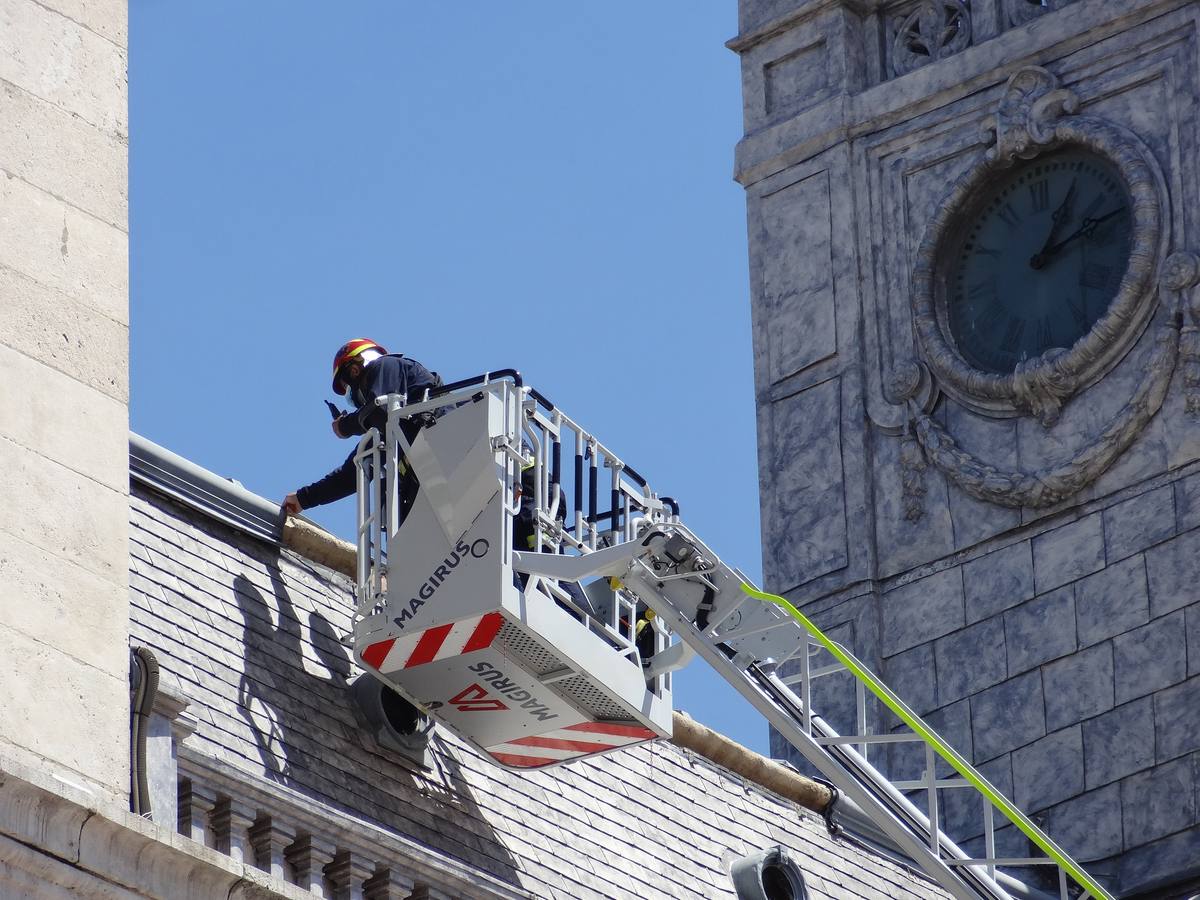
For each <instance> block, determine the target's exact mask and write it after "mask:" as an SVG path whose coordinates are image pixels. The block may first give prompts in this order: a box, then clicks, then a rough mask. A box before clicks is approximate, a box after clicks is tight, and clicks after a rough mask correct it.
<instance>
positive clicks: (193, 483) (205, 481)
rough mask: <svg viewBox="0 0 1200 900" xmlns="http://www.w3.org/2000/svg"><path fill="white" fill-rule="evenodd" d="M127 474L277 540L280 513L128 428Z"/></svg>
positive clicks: (260, 536)
mask: <svg viewBox="0 0 1200 900" xmlns="http://www.w3.org/2000/svg"><path fill="white" fill-rule="evenodd" d="M129 475H130V478H131V479H132V480H134V481H137V482H139V483H140V484H144V485H147V486H148V487H151V488H154V489H155V490H157V491H159V492H160V493H163V494H166V495H167V496H168V497H171V498H173V499H175V500H178V501H179V502H180V503H183V504H184V505H186V506H190V507H192V508H193V509H196V510H199V511H200V512H202V513H205V514H206V515H208V516H211V517H212V518H214V519H216V520H218V521H220V522H223V523H225V524H226V525H229V526H231V527H233V528H236V529H238V530H239V531H242V532H245V533H246V534H249V535H252V536H254V537H256V538H258V539H260V540H264V541H269V542H270V543H273V544H278V543H279V542H280V532H281V527H282V523H283V514H282V511H281V510H280V508H279V504H278V503H272V502H271V501H269V500H266V499H264V498H262V497H260V496H258V495H257V494H255V493H252V492H251V491H248V490H246V488H244V487H242V485H240V484H239V483H238V482H236V481H234V480H232V479H229V478H222V477H221V476H220V475H217V474H215V473H213V472H210V471H208V469H205V468H202V467H201V466H198V465H196V464H195V463H194V462H191V461H189V460H187V459H184V458H183V457H182V456H180V455H179V454H177V453H172V452H171V451H170V450H168V449H167V448H165V447H161V446H159V445H158V444H156V443H154V442H153V441H151V440H149V439H148V438H144V437H142V436H141V435H140V434H137V433H135V432H132V431H131V432H129Z"/></svg>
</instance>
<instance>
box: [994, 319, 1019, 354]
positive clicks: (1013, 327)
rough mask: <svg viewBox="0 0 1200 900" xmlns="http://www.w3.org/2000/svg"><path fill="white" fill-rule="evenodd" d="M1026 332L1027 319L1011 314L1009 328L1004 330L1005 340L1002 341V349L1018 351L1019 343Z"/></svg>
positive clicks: (1008, 351) (1010, 351)
mask: <svg viewBox="0 0 1200 900" xmlns="http://www.w3.org/2000/svg"><path fill="white" fill-rule="evenodd" d="M1024 333H1025V320H1024V319H1018V318H1016V317H1014V316H1009V317H1008V330H1007V331H1005V332H1004V340H1002V341H1001V342H1000V349H1002V350H1003V351H1004V352H1005V353H1016V352H1017V345H1018V344H1020V343H1021V336H1022V335H1023V334H1024Z"/></svg>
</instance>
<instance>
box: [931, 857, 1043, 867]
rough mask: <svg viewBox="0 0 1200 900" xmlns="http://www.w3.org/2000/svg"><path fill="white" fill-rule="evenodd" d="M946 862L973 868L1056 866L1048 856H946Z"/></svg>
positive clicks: (949, 864) (951, 864)
mask: <svg viewBox="0 0 1200 900" xmlns="http://www.w3.org/2000/svg"><path fill="white" fill-rule="evenodd" d="M944 862H945V863H946V865H948V866H957V867H958V868H962V869H973V868H975V867H976V866H1056V865H1058V863H1056V862H1055V861H1054V860H1052V859H1050V858H1049V857H1048V856H1038V857H1032V856H993V857H988V858H986V859H985V858H983V857H979V858H978V859H953V858H950V857H947V858H945V860H944Z"/></svg>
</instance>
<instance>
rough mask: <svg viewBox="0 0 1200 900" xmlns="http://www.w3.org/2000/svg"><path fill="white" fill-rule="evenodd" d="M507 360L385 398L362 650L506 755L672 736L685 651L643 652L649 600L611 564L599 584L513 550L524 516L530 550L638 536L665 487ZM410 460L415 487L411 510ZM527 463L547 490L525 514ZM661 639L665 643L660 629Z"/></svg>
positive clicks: (363, 521) (434, 708)
mask: <svg viewBox="0 0 1200 900" xmlns="http://www.w3.org/2000/svg"><path fill="white" fill-rule="evenodd" d="M501 374H502V375H504V376H506V377H499V378H497V377H495V376H494V375H489V376H482V377H481V378H480V379H473V380H471V381H469V382H465V383H463V384H461V385H449V386H448V387H447V388H446V389H443V391H442V392H441V393H440V394H439V396H438V397H437V398H435V399H433V400H426V401H422V402H416V403H413V402H411V400H412V399H413V398H409V401H410V402H408V403H407V404H406V403H405V402H404V398H401V397H396V396H393V397H388V398H381V399H382V403H381V405H385V404H386V405H387V408H388V425H387V435H386V436H387V440H380V436H379V435H378V434H377V433H376V432H371V433H369V434H368V435H366V436H365V437H364V438H363V440H362V442H361V443H360V445H359V451H358V471H359V491H358V498H359V534H358V545H359V546H358V550H359V553H358V568H359V572H358V575H359V578H358V614H357V615H356V617H355V629H354V643H355V655H356V657H357V659H358V660H359V661H360V662H361V663H362V665H363V666H364V667H365V668H367V669H368V670H369V671H372V672H373V673H375V674H376V675H377V676H378V677H380V678H381V679H383V681H384V682H386V683H387V684H388V685H390V686H391V687H392V688H394V689H395V690H396V691H398V692H399V693H400V694H401V695H402V696H404V697H406V698H407V699H409V700H410V701H411V702H413V703H415V704H417V705H418V706H420V707H421V708H423V709H425V710H426V711H428V712H429V713H430V715H432V716H433V717H434V718H435V719H436V720H437V721H438V722H440V723H441V724H443V725H446V726H448V727H449V728H451V729H452V730H454V731H455V732H457V733H458V734H459V735H460V736H462V737H463V738H464V739H466V740H467V741H469V742H470V743H471V744H473V745H475V746H476V747H477V748H478V749H480V750H481V751H483V752H484V753H486V754H488V755H489V756H490V757H491V758H492V759H494V760H495V761H496V762H497V763H499V764H501V765H504V766H508V767H512V768H532V767H542V766H548V765H554V764H557V763H561V762H565V761H567V760H571V759H577V758H579V757H582V756H588V755H591V754H594V753H605V752H609V751H612V750H615V749H618V748H620V747H622V746H626V745H630V744H635V743H638V742H641V741H646V740H653V739H656V738H661V737H669V736H670V734H671V715H672V703H671V688H670V669H671V668H672V666H670V665H669V664H668V658H670V657H672V654H667V655H666V657H664V659H663V660H660V661H659V663H658V665H657V667H655V668H650V667H649V660H643V659H642V658H641V655H640V653H639V650H638V645H639V641H638V640H637V634H636V632H635V629H636V628H637V622H636V620H637V613H638V609H637V608H636V604H635V603H634V602H632V601H631V600H630V599H623V598H622V597H621V595H620V594H619V593H614V592H612V591H611V590H606V589H605V587H606V585H605V584H604V583H603V582H600V583H598V584H597V585H594V586H592V587H591V589H590V593H591V595H592V596H591V597H589V596H588V595H586V594H584V593H583V592H582V591H581V590H578V589H574V590H572V589H571V585H569V584H567V583H565V582H563V581H561V580H554V579H550V578H547V577H544V576H542V575H537V574H525V575H524V576H523V577H522V575H521V574H520V573H515V572H514V567H513V562H514V554H513V535H514V533H517V534H519V535H520V536H521V537H523V538H524V540H523V543H524V544H525V547H524V549H525V550H527V551H528V550H529V549H531V548H533V547H534V546H537V547H540V548H541V549H542V550H546V551H549V552H551V553H562V554H575V555H579V554H586V553H589V552H591V551H593V550H595V549H598V548H600V547H602V546H603V545H605V544H606V543H611V542H612V541H613V540H614V539H617V538H620V539H628V538H631V537H633V536H635V533H636V528H637V525H638V523H639V522H640V521H642V520H651V519H657V518H662V517H663V516H665V515H666V511H665V507H664V504H663V503H662V502H661V501H660V500H658V499H657V498H655V497H654V496H653V494H651V493H650V492H649V491H648V490H647V489H646V487H645V484H644V482H642V480H641V479H640V478H638V477H637V476H636V473H634V474H633V477H632V478H631V477H630V475H629V470H628V469H627V467H625V466H624V465H623V464H621V463H620V461H619V460H617V459H616V458H615V457H613V456H612V455H611V454H609V453H608V452H607V451H606V450H605V449H604V448H603V447H602V446H601V445H599V444H598V443H597V442H596V441H595V440H594V439H593V438H592V437H591V436H590V435H588V434H586V433H585V432H583V431H582V429H580V428H579V427H578V426H576V425H575V424H574V423H572V422H571V421H570V420H569V419H566V418H565V417H564V416H563V415H562V414H561V413H560V412H558V411H557V410H554V409H553V407H552V405H550V404H549V403H548V402H546V401H545V400H544V398H540V395H537V394H536V392H533V391H531V390H530V389H527V388H524V387H523V386H522V385H521V383H520V378H519V376H517V375H516V373H501ZM434 411H437V412H438V413H440V415H438V416H437V418H433V417H432V416H431V415H429V414H431V413H433V412H434ZM422 415H425V416H426V417H427V418H426V421H427V422H430V424H428V425H426V427H424V428H422V429H421V430H420V431H419V432H417V433H416V435H415V438H414V439H413V440H412V442H411V443H410V442H409V441H408V440H407V438H406V437H405V435H404V431H403V430H402V428H401V425H402V424H403V423H405V422H406V421H408V420H411V419H413V418H415V417H417V416H422ZM410 433H411V431H410ZM564 443H565V444H566V446H567V448H568V453H571V454H573V455H574V456H575V458H576V476H577V484H576V485H575V490H574V492H573V493H574V495H575V501H574V504H573V505H574V507H575V508H574V509H573V510H572V512H571V515H569V516H568V515H565V514H564V515H560V513H559V510H560V509H562V510H563V513H565V512H566V510H565V509H564V508H563V505H564V503H565V502H566V496H567V491H566V490H564V486H563V485H562V483H561V482H562V479H561V471H560V468H561V467H560V461H561V456H562V453H563V445H564ZM398 454H399V455H398ZM404 465H407V466H411V468H412V470H413V471H414V472H415V474H416V476H417V481H418V483H419V489H417V491H416V494H415V497H414V498H413V499H412V500H411V508H410V509H409V510H408V511H407V514H406V515H404V516H403V521H402V522H401V521H400V519H401V515H400V509H401V505H402V502H403V501H401V500H400V499H399V498H400V497H402V496H403V495H404V494H405V478H404V475H403V466H404ZM601 466H603V467H605V468H607V469H608V470H609V471H608V473H607V475H608V480H609V482H610V491H609V495H610V497H611V498H612V499H613V503H614V506H613V508H612V509H609V510H607V511H604V512H603V513H601V512H598V511H597V510H596V508H595V506H596V499H597V483H598V478H599V469H600V467H601ZM585 469H586V470H587V471H588V477H587V478H586V479H584V476H583V472H584V470H585ZM585 480H586V482H587V487H585V484H584V481H585ZM523 481H524V485H525V490H526V493H528V492H529V490H530V489H531V488H532V491H533V493H534V495H535V496H533V497H529V496H526V497H525V498H524V500H525V510H524V514H523V515H524V520H525V521H526V522H528V523H529V525H528V527H527V528H526V529H525V531H524V532H522V531H521V529H520V528H519V527H518V525H517V518H518V516H519V515H521V514H522V482H523ZM585 492H586V493H588V494H589V500H590V509H588V510H587V511H586V513H585V511H584V509H583V506H584V504H583V502H582V501H583V495H584V493H585ZM614 510H615V512H614ZM614 526H615V529H616V530H617V532H619V534H616V535H614V533H613V532H614ZM522 582H524V584H523V585H522ZM643 611H644V610H643ZM645 627H646V626H645V625H644V624H643V628H645ZM651 627H653V626H651ZM644 637H645V636H643V640H642V641H641V642H640V644H641V646H642V648H643V649H646V648H648V647H649V646H650V645H651V644H650V642H648V641H646V640H645V639H644ZM653 643H654V645H655V647H654V649H656V650H663V649H665V647H666V638H665V636H664V634H663V633H661V631H658V632H656V633H655V635H654V642H653ZM647 655H649V654H647ZM678 655H679V656H682V654H678ZM676 661H677V662H678V663H679V664H682V662H684V661H686V660H685V659H682V658H679V659H677V660H676ZM643 663H647V665H645V666H644V665H643Z"/></svg>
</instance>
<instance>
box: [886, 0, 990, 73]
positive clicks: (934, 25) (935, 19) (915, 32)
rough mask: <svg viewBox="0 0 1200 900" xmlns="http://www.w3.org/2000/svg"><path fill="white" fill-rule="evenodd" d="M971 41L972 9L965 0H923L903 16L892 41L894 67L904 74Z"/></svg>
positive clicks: (956, 50)
mask: <svg viewBox="0 0 1200 900" xmlns="http://www.w3.org/2000/svg"><path fill="white" fill-rule="evenodd" d="M970 43H971V13H970V11H969V10H968V9H967V5H966V3H964V2H963V0H921V2H920V3H919V4H918V5H917V8H916V9H914V10H912V11H911V12H910V13H908V15H906V16H904V18H903V19H901V20H900V24H899V26H898V27H897V29H896V37H895V39H894V40H893V41H892V71H893V72H895V73H896V75H905V74H907V73H909V72H911V71H913V70H914V69H919V68H920V67H921V66H925V65H928V64H929V63H934V62H937V61H938V60H939V59H945V58H946V57H947V56H951V55H953V54H955V53H958V52H959V51H960V50H962V49H964V48H965V47H966V46H967V45H968V44H970Z"/></svg>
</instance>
